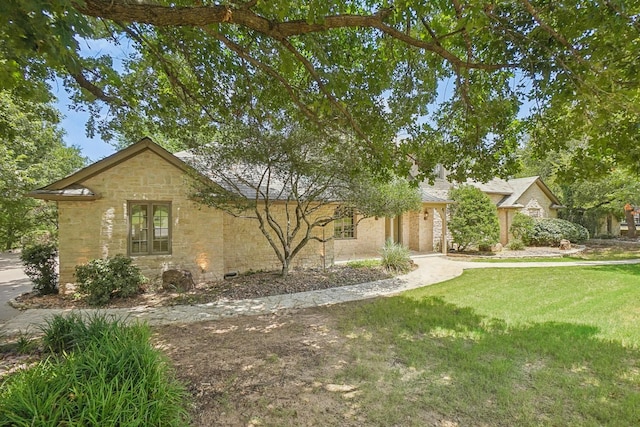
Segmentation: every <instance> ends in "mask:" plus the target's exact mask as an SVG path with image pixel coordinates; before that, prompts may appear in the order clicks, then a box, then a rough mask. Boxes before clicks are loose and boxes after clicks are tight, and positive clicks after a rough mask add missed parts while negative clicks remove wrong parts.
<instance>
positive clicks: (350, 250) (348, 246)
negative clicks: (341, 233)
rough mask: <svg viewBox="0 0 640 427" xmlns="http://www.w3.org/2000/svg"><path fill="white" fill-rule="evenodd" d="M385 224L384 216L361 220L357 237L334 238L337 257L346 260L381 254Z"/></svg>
mask: <svg viewBox="0 0 640 427" xmlns="http://www.w3.org/2000/svg"><path fill="white" fill-rule="evenodd" d="M384 224H385V219H384V218H378V219H375V218H366V219H363V220H361V221H360V222H359V223H358V226H357V229H356V238H355V239H335V240H333V248H334V254H335V259H338V260H344V259H355V258H363V257H369V256H379V255H380V249H382V247H383V246H384V233H385V228H384ZM327 228H328V227H327ZM327 231H328V230H327ZM331 232H332V233H333V228H331Z"/></svg>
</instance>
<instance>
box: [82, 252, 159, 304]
mask: <svg viewBox="0 0 640 427" xmlns="http://www.w3.org/2000/svg"><path fill="white" fill-rule="evenodd" d="M131 263H132V259H131V258H128V257H125V256H124V255H116V256H115V257H113V258H107V259H94V260H92V261H89V262H88V263H87V264H84V265H78V266H76V279H77V281H78V291H79V292H80V293H82V294H86V295H87V302H88V303H89V304H91V305H104V304H106V303H108V302H109V301H110V300H111V299H112V298H115V297H122V298H126V297H129V296H131V295H135V294H136V293H138V292H140V287H141V286H142V284H143V283H144V282H145V281H146V279H145V277H144V276H143V275H142V273H140V269H139V268H138V267H136V266H135V265H132V264H131Z"/></svg>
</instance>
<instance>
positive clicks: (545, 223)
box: [530, 218, 589, 246]
mask: <svg viewBox="0 0 640 427" xmlns="http://www.w3.org/2000/svg"><path fill="white" fill-rule="evenodd" d="M588 238H589V232H588V231H587V229H586V228H584V227H583V226H581V225H578V224H574V223H572V222H569V221H567V220H564V219H559V218H539V219H538V220H536V221H535V224H534V226H533V233H532V235H531V239H530V240H531V244H532V245H535V246H557V245H558V244H560V240H562V239H567V240H569V241H571V242H573V243H578V242H583V241H585V240H587V239H588Z"/></svg>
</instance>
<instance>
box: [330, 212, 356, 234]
mask: <svg viewBox="0 0 640 427" xmlns="http://www.w3.org/2000/svg"><path fill="white" fill-rule="evenodd" d="M338 215H340V218H338V219H336V220H335V221H334V223H333V237H335V238H336V239H355V238H356V215H355V211H354V210H353V209H351V208H347V209H340V211H339V212H338V211H337V212H336V216H338Z"/></svg>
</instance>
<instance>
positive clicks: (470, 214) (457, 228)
mask: <svg viewBox="0 0 640 427" xmlns="http://www.w3.org/2000/svg"><path fill="white" fill-rule="evenodd" d="M449 197H450V198H451V199H452V200H454V201H455V203H454V204H452V205H451V206H450V212H451V218H450V219H449V224H448V225H449V230H450V231H451V236H452V237H453V243H455V244H457V245H458V248H459V250H461V251H464V250H465V249H466V248H468V247H469V246H470V245H476V246H478V247H480V246H491V245H494V244H495V243H497V242H498V241H499V240H500V224H499V222H498V213H497V211H496V207H495V206H494V205H493V203H492V202H491V199H489V196H487V195H486V194H484V193H483V192H482V191H481V190H480V189H478V188H476V187H473V186H471V185H462V186H460V187H458V188H452V189H451V190H450V192H449Z"/></svg>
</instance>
